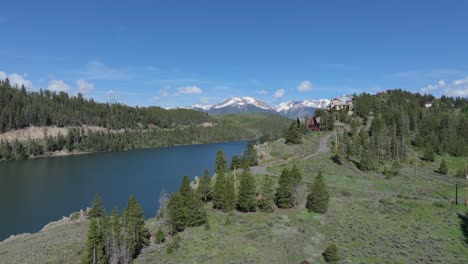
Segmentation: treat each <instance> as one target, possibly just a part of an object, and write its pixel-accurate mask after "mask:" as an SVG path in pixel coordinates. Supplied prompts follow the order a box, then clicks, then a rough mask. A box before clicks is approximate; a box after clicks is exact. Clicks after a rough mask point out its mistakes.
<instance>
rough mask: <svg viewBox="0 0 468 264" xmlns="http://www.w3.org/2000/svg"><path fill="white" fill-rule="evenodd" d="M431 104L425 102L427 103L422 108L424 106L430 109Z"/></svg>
mask: <svg viewBox="0 0 468 264" xmlns="http://www.w3.org/2000/svg"><path fill="white" fill-rule="evenodd" d="M432 103H433V102H427V103H425V104H424V106H425V107H426V108H429V107H432Z"/></svg>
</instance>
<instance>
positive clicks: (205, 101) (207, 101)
mask: <svg viewBox="0 0 468 264" xmlns="http://www.w3.org/2000/svg"><path fill="white" fill-rule="evenodd" d="M200 102H201V103H203V104H207V103H209V102H210V99H209V98H208V97H202V98H200Z"/></svg>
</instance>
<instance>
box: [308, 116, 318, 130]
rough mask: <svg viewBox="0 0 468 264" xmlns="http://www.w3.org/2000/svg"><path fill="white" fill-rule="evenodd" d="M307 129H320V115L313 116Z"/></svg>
mask: <svg viewBox="0 0 468 264" xmlns="http://www.w3.org/2000/svg"><path fill="white" fill-rule="evenodd" d="M307 129H309V130H312V131H320V117H317V118H316V117H315V116H314V117H312V118H311V119H310V120H309V122H308V123H307Z"/></svg>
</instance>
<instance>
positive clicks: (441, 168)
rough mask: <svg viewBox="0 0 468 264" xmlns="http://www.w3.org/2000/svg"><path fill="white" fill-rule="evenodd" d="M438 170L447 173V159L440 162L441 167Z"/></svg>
mask: <svg viewBox="0 0 468 264" xmlns="http://www.w3.org/2000/svg"><path fill="white" fill-rule="evenodd" d="M437 171H438V172H439V173H440V174H443V175H446V174H447V172H448V167H447V163H446V162H445V160H442V162H441V163H440V166H439V169H438V170H437Z"/></svg>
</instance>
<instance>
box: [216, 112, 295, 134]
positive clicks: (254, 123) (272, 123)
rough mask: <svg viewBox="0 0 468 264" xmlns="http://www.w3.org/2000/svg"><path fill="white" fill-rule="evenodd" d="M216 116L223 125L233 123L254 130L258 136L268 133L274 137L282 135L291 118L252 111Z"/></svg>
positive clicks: (232, 124)
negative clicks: (249, 112)
mask: <svg viewBox="0 0 468 264" xmlns="http://www.w3.org/2000/svg"><path fill="white" fill-rule="evenodd" d="M214 118H215V119H216V120H217V121H218V122H219V123H220V124H221V125H231V126H234V127H240V128H243V129H246V130H248V131H251V132H253V133H254V134H255V135H256V136H257V137H260V136H261V135H262V134H264V133H266V134H268V135H270V136H271V137H273V138H279V137H281V135H282V133H283V130H284V129H286V128H287V127H288V126H289V125H290V123H291V120H290V119H288V118H285V117H282V116H279V115H277V114H270V113H251V114H226V115H216V116H214Z"/></svg>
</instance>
